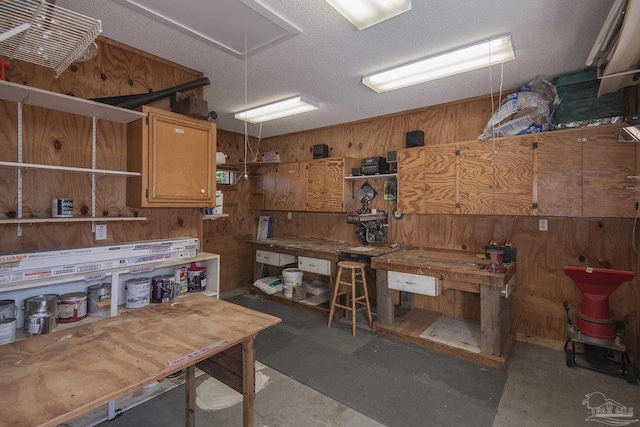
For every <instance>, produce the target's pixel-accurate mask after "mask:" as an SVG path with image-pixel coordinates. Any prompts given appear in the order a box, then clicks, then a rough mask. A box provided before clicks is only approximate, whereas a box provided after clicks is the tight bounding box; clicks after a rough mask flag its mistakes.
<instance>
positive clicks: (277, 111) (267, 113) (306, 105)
mask: <svg viewBox="0 0 640 427" xmlns="http://www.w3.org/2000/svg"><path fill="white" fill-rule="evenodd" d="M317 109H318V102H317V101H314V100H313V99H311V98H308V97H306V96H302V95H301V96H296V97H295V98H289V99H285V100H284V101H278V102H274V103H273V104H267V105H263V106H262V107H256V108H251V109H249V110H246V111H241V112H239V113H236V114H235V118H236V119H239V120H244V121H245V122H249V123H262V122H266V121H268V120H274V119H279V118H281V117H287V116H293V115H294V114H300V113H306V112H307V111H311V110H317Z"/></svg>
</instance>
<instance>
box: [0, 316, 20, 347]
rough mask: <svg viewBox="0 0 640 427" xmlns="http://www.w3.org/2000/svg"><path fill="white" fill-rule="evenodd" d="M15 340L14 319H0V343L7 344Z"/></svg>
mask: <svg viewBox="0 0 640 427" xmlns="http://www.w3.org/2000/svg"><path fill="white" fill-rule="evenodd" d="M15 340H16V319H14V318H12V317H6V318H4V319H0V344H9V343H10V342H14V341H15Z"/></svg>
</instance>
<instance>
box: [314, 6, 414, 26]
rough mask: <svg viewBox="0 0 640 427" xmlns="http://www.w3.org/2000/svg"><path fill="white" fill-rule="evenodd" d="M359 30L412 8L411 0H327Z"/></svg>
mask: <svg viewBox="0 0 640 427" xmlns="http://www.w3.org/2000/svg"><path fill="white" fill-rule="evenodd" d="M326 1H327V3H329V4H330V5H331V6H333V7H334V8H335V9H336V10H337V11H338V12H340V13H341V14H342V16H344V17H345V18H347V19H348V20H349V22H351V23H352V24H353V25H355V26H356V27H357V28H358V29H359V30H364V29H365V28H367V27H370V26H372V25H375V24H378V23H380V22H382V21H385V20H387V19H389V18H393V17H394V16H396V15H400V14H401V13H404V12H406V11H408V10H411V0H326Z"/></svg>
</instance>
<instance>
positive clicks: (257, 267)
mask: <svg viewBox="0 0 640 427" xmlns="http://www.w3.org/2000/svg"><path fill="white" fill-rule="evenodd" d="M262 270H263V268H262V263H259V262H254V263H253V281H254V282H255V281H256V280H259V279H262Z"/></svg>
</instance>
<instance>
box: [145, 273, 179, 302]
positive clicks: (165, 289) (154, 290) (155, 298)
mask: <svg viewBox="0 0 640 427" xmlns="http://www.w3.org/2000/svg"><path fill="white" fill-rule="evenodd" d="M173 283H174V275H173V274H166V275H163V276H155V277H154V278H153V279H152V285H151V286H152V287H151V302H155V303H159V302H167V301H170V300H172V299H173Z"/></svg>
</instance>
